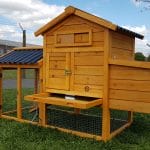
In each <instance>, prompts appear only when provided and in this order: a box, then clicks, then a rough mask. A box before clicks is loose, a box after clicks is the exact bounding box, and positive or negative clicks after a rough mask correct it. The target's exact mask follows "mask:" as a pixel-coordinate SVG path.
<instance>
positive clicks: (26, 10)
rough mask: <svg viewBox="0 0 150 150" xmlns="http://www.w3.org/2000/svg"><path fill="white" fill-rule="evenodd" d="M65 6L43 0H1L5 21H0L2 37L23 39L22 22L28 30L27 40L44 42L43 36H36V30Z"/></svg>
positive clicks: (0, 10) (1, 10)
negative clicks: (20, 25) (19, 24)
mask: <svg viewBox="0 0 150 150" xmlns="http://www.w3.org/2000/svg"><path fill="white" fill-rule="evenodd" d="M64 8H65V7H64V6H57V5H48V4H47V3H44V2H43V1H42V0H0V17H3V18H4V21H3V22H2V21H1V22H0V38H2V39H7V40H14V41H15V40H16V41H20V40H22V33H21V29H20V28H19V26H18V23H21V24H22V26H23V28H24V29H26V30H27V42H29V43H35V42H36V44H42V38H41V37H40V38H37V37H34V32H35V31H36V30H37V29H38V28H39V27H41V26H43V25H44V24H46V23H47V22H48V21H50V20H51V19H53V18H54V17H56V16H57V15H58V14H60V13H61V12H62V11H63V10H64ZM5 19H6V20H7V21H5ZM5 22H7V23H5ZM12 22H13V24H11V23H12Z"/></svg>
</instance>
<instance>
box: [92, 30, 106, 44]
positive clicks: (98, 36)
mask: <svg viewBox="0 0 150 150" xmlns="http://www.w3.org/2000/svg"><path fill="white" fill-rule="evenodd" d="M92 41H94V42H98V41H104V31H100V32H93V33H92Z"/></svg>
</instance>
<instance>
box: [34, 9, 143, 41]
mask: <svg viewBox="0 0 150 150" xmlns="http://www.w3.org/2000/svg"><path fill="white" fill-rule="evenodd" d="M72 14H74V15H76V16H79V17H81V18H84V19H87V20H89V21H91V22H94V23H97V24H99V25H101V26H104V27H106V28H108V29H111V30H113V31H117V32H121V33H123V34H127V35H130V36H133V37H137V38H140V39H143V38H144V36H143V35H140V34H138V33H135V32H132V31H130V30H127V29H125V28H122V27H120V26H118V25H116V24H113V23H112V22H110V21H108V20H105V19H102V18H99V17H97V16H94V15H92V14H89V13H87V12H85V11H82V10H80V9H78V8H75V7H73V6H68V7H67V8H66V9H65V11H64V12H63V13H62V14H60V15H59V16H58V17H56V18H55V19H53V20H52V21H50V22H48V23H47V24H46V25H44V26H43V27H41V28H40V29H39V30H37V31H36V32H35V36H38V35H41V34H42V35H43V34H44V33H45V32H46V31H47V30H49V29H50V28H52V27H53V26H55V25H56V24H58V23H59V22H61V21H63V20H64V19H65V18H67V17H68V16H70V15H72Z"/></svg>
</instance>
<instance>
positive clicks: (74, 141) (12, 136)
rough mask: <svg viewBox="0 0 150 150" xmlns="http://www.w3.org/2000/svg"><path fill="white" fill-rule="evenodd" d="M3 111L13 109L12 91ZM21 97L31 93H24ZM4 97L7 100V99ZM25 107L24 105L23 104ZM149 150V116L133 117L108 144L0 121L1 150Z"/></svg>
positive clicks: (7, 93) (25, 90)
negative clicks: (132, 121) (10, 107)
mask: <svg viewBox="0 0 150 150" xmlns="http://www.w3.org/2000/svg"><path fill="white" fill-rule="evenodd" d="M4 93H5V97H4V98H5V99H6V100H7V103H6V101H4V102H5V105H6V104H7V105H6V106H5V108H4V109H7V108H9V106H10V105H12V106H13V107H15V101H13V100H14V99H15V93H16V91H15V90H11V91H10V90H5V91H4ZM23 93H24V94H27V93H28V94H29V93H32V89H24V90H23ZM6 95H7V96H6ZM25 104H27V103H25ZM32 149H33V150H149V149H150V115H144V114H138V113H137V114H135V118H134V123H133V124H132V126H131V127H130V128H128V129H126V130H125V131H124V132H122V133H121V134H120V135H119V136H117V137H115V138H113V139H112V140H110V141H109V142H107V143H104V142H97V141H95V140H92V139H86V138H80V137H77V136H73V135H71V134H66V133H63V132H60V131H57V130H54V129H48V128H42V127H38V126H34V125H30V124H23V123H18V122H15V121H10V120H5V119H0V150H32Z"/></svg>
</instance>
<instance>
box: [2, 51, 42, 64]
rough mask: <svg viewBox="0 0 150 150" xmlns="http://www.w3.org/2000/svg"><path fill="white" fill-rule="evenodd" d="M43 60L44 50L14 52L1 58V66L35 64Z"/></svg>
mask: <svg viewBox="0 0 150 150" xmlns="http://www.w3.org/2000/svg"><path fill="white" fill-rule="evenodd" d="M42 58H43V50H41V49H39V50H37V49H36V50H35V49H33V50H13V51H12V52H10V53H7V54H6V55H4V56H2V57H0V64H35V63H37V62H38V61H39V60H40V59H42Z"/></svg>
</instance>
